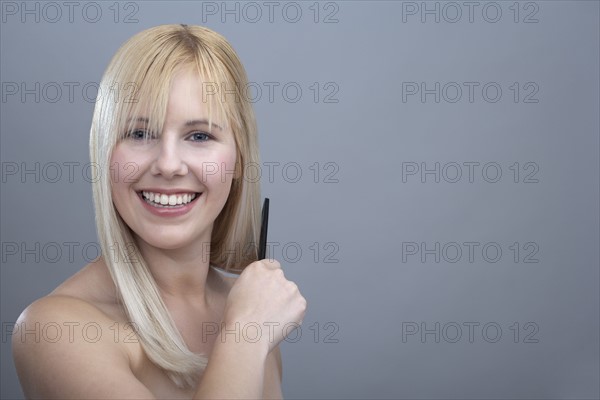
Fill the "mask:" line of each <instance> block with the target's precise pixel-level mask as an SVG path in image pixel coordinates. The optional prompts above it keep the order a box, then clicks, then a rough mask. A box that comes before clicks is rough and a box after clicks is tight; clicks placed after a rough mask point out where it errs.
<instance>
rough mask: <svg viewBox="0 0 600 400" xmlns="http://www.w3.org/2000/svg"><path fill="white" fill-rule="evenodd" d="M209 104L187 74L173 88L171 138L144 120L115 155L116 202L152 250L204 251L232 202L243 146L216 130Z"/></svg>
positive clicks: (169, 108)
mask: <svg viewBox="0 0 600 400" xmlns="http://www.w3.org/2000/svg"><path fill="white" fill-rule="evenodd" d="M203 100H204V101H203ZM206 100H207V99H206V98H203V93H202V81H201V80H200V78H199V77H198V76H197V75H195V74H194V73H192V72H191V71H186V70H184V71H181V72H180V73H179V74H177V75H175V77H174V79H173V82H172V85H171V89H170V93H169V101H168V106H167V115H166V119H165V123H164V127H163V131H162V132H150V131H149V130H148V129H147V128H146V121H145V118H147V117H148V116H142V117H140V118H138V119H137V121H136V125H134V126H135V129H133V130H132V131H129V133H128V134H127V135H126V137H125V139H123V140H122V141H120V142H118V143H117V145H116V146H115V148H114V150H113V153H112V157H111V180H112V198H113V202H114V204H115V207H116V208H117V210H118V212H119V214H120V215H121V217H122V218H123V220H124V221H125V223H127V225H128V226H129V227H130V228H131V230H132V231H133V232H134V233H135V234H136V235H137V236H138V238H139V239H141V240H143V241H144V242H146V243H148V244H150V245H151V246H154V247H158V248H163V249H178V248H183V247H185V246H187V245H193V246H197V247H196V248H198V249H200V248H202V246H203V244H204V243H209V242H210V235H211V231H212V226H213V222H214V220H215V219H216V218H217V216H218V215H219V213H220V212H221V210H222V208H223V206H224V205H225V202H226V201H227V197H228V196H229V191H230V189H231V182H232V179H233V171H234V167H235V162H236V146H235V140H234V137H233V133H232V132H231V131H230V129H229V128H226V127H225V125H224V124H223V123H222V121H219V120H215V119H214V117H213V121H212V122H213V125H212V129H211V130H209V125H208V111H207V107H206V105H207V104H206ZM209 100H210V99H209ZM215 124H216V125H217V126H215Z"/></svg>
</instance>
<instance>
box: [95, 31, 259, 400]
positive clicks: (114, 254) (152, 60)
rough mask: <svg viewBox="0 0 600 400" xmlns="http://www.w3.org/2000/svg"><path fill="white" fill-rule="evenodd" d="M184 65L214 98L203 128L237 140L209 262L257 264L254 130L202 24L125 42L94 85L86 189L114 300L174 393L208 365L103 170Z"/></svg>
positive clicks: (236, 66)
mask: <svg viewBox="0 0 600 400" xmlns="http://www.w3.org/2000/svg"><path fill="white" fill-rule="evenodd" d="M183 68H192V69H195V71H197V73H198V76H200V77H201V79H202V80H203V83H204V84H206V85H205V87H206V88H207V91H206V92H207V93H209V94H212V95H213V96H212V97H211V99H210V101H208V102H207V107H208V113H209V124H212V121H213V118H215V117H216V118H218V119H219V120H220V121H225V122H226V123H227V124H228V127H229V128H230V129H231V130H232V132H233V135H234V138H235V143H236V152H237V158H236V160H237V161H236V166H235V171H234V172H233V180H232V184H231V190H230V193H229V197H228V199H227V201H226V203H225V206H224V207H223V210H222V211H221V213H220V214H219V216H218V217H217V219H216V220H215V222H214V226H213V231H212V236H211V243H210V264H211V265H213V266H216V267H218V268H221V269H224V270H227V271H232V272H240V271H242V270H243V268H244V267H245V266H246V265H248V264H249V263H251V262H253V261H255V260H256V259H257V251H256V243H257V237H258V225H259V223H258V219H259V212H260V204H259V203H260V187H259V182H258V181H257V180H255V179H248V177H247V176H246V170H247V169H246V168H245V166H247V165H259V157H258V143H257V140H258V139H257V128H256V122H255V117H254V111H253V109H252V104H251V102H250V101H249V99H248V98H247V97H246V96H245V95H244V92H243V91H244V88H246V87H247V84H248V80H247V77H246V72H245V70H244V67H243V66H242V64H241V62H240V60H239V58H238V56H237V55H236V53H235V51H234V50H233V48H232V47H231V45H230V44H229V43H228V42H227V40H226V39H225V38H224V37H223V36H221V35H219V34H218V33H216V32H214V31H212V30H210V29H207V28H204V27H200V26H187V25H162V26H157V27H154V28H151V29H148V30H145V31H142V32H140V33H138V34H136V35H135V36H133V37H132V38H130V39H129V40H128V41H127V42H125V43H124V44H123V45H122V47H121V48H120V49H119V50H118V51H117V53H116V54H115V55H114V57H113V58H112V60H111V61H110V63H109V65H108V67H107V69H106V71H105V73H104V76H103V77H102V81H101V83H100V90H99V94H98V97H97V100H96V105H95V109H94V115H93V120H92V126H91V130H90V159H91V162H92V165H94V166H96V167H97V168H98V171H99V176H98V177H97V178H98V179H96V180H95V181H94V183H93V196H94V206H95V213H96V227H97V233H98V238H99V241H100V245H101V247H102V252H103V255H104V258H105V262H106V264H107V266H108V269H109V271H110V274H111V276H112V279H113V281H114V284H115V286H116V289H117V294H118V296H119V298H120V300H121V302H122V305H123V308H124V310H125V312H126V313H127V316H128V318H129V319H130V321H131V323H132V325H133V326H134V327H135V328H136V330H137V334H138V336H139V338H140V342H141V345H142V347H143V349H144V351H145V352H146V354H147V356H148V358H149V359H150V360H151V361H152V362H154V363H155V364H156V365H158V366H159V367H160V368H162V369H163V370H164V371H165V372H166V373H167V375H168V376H169V378H170V379H171V380H172V381H173V382H174V383H175V384H176V385H177V386H178V387H181V388H188V387H193V386H194V385H196V384H197V381H198V377H199V375H200V374H201V372H202V370H203V368H204V367H205V366H206V364H207V359H206V357H205V356H203V355H198V354H195V353H193V352H191V351H190V350H189V349H188V348H187V346H186V344H185V342H184V340H183V338H182V336H181V334H180V333H179V331H178V330H177V328H176V326H175V324H174V322H173V320H172V318H171V315H170V314H169V311H168V310H167V308H166V306H165V303H164V302H163V300H162V298H161V296H160V293H159V290H158V288H157V285H156V282H155V280H154V278H153V276H152V274H151V273H150V270H149V269H148V266H147V263H146V261H145V260H144V259H143V257H142V256H141V254H140V252H139V249H138V247H137V245H136V243H135V241H134V236H133V234H132V232H131V230H130V228H129V227H128V226H127V224H126V223H125V222H124V221H123V219H122V218H121V217H120V215H119V213H118V211H117V210H116V209H115V206H114V204H113V202H112V196H111V179H114V176H111V172H110V166H109V163H110V160H111V154H112V151H113V148H114V146H115V145H116V144H117V143H118V141H119V140H120V139H121V138H122V137H123V135H124V134H125V133H126V132H127V131H128V130H129V129H131V128H132V127H133V126H132V124H134V123H135V120H136V119H137V118H138V116H141V115H143V114H142V112H144V113H145V114H144V115H145V116H146V117H148V118H149V119H150V120H149V121H148V126H149V128H150V129H151V130H153V131H155V132H160V131H161V130H162V126H163V123H164V120H165V116H166V108H167V103H168V95H169V88H170V85H171V81H172V79H173V76H174V74H175V73H177V72H178V71H179V70H181V69H183ZM209 89H210V90H209ZM225 92H226V93H227V95H226V96H225V95H223V94H224V93H225ZM207 93H204V94H203V96H204V98H206V94H207ZM215 94H216V96H214V95H215ZM232 96H233V99H232ZM121 178H122V177H121Z"/></svg>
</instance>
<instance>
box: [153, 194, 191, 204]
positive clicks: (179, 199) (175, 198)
mask: <svg viewBox="0 0 600 400" xmlns="http://www.w3.org/2000/svg"><path fill="white" fill-rule="evenodd" d="M142 196H143V197H144V199H145V200H146V201H147V202H148V203H152V204H160V205H162V206H175V205H181V204H187V203H189V202H190V201H192V200H194V199H195V198H196V193H185V194H172V195H168V194H164V193H153V192H142Z"/></svg>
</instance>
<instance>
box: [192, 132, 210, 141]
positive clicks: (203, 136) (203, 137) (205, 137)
mask: <svg viewBox="0 0 600 400" xmlns="http://www.w3.org/2000/svg"><path fill="white" fill-rule="evenodd" d="M190 138H191V139H192V140H193V141H195V142H206V141H209V140H210V139H212V136H210V135H209V134H208V133H206V132H194V133H192V134H191V135H190Z"/></svg>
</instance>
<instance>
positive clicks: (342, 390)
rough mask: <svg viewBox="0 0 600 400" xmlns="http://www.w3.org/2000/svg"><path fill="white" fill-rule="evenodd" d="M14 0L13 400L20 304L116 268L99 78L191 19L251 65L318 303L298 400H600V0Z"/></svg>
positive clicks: (290, 236)
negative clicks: (100, 228) (103, 186)
mask: <svg viewBox="0 0 600 400" xmlns="http://www.w3.org/2000/svg"><path fill="white" fill-rule="evenodd" d="M0 5H1V27H0V57H1V60H0V67H1V71H0V73H1V77H0V80H1V85H2V91H1V102H0V106H1V113H0V117H1V120H0V141H1V143H0V144H1V167H2V169H1V184H2V186H1V197H0V199H1V234H2V238H1V244H2V252H1V257H2V266H1V301H0V307H1V322H2V343H1V350H2V356H1V358H0V363H1V368H2V370H1V376H2V378H1V395H0V397H2V398H3V399H4V398H6V399H8V398H22V396H23V394H22V391H21V389H20V386H19V383H18V379H17V375H16V372H15V368H14V365H13V361H12V353H11V345H10V343H11V337H12V335H13V330H14V329H15V321H16V319H17V318H18V316H19V314H20V312H21V311H22V310H23V309H24V308H25V307H26V306H27V305H28V304H30V303H31V302H32V301H34V300H35V299H37V298H39V297H41V296H44V295H46V294H48V293H49V292H50V291H51V290H52V289H54V288H55V287H56V286H57V285H58V284H60V283H61V282H62V281H64V280H65V279H66V278H67V277H69V276H70V275H72V274H73V273H75V272H76V271H78V270H79V269H80V268H82V267H83V266H84V265H86V264H87V263H88V262H90V261H91V260H92V259H94V258H96V257H97V256H98V255H99V244H98V240H97V237H96V233H95V227H94V212H93V204H92V195H91V187H92V186H91V185H92V182H93V180H94V178H95V176H96V173H97V171H96V170H95V167H96V166H94V165H91V164H90V161H89V156H88V140H89V128H90V123H91V118H92V110H93V107H94V102H95V100H96V98H97V97H98V96H102V95H107V94H106V93H102V92H101V91H98V82H99V81H100V79H101V76H102V73H103V71H104V69H105V67H106V65H107V64H108V62H109V60H110V58H111V56H112V55H113V54H114V53H115V52H116V50H117V49H118V47H119V46H120V45H121V44H122V43H123V42H124V41H125V40H127V39H128V38H129V37H131V36H132V35H134V34H135V33H137V32H139V31H141V30H143V29H146V28H149V27H152V26H156V25H161V24H170V23H184V24H189V25H204V26H207V27H209V28H211V29H214V30H216V31H217V32H219V33H221V34H223V35H224V36H225V37H226V38H227V39H228V40H229V41H230V42H231V43H232V45H233V46H234V48H235V49H236V51H237V52H238V54H239V56H240V58H241V60H242V62H243V63H244V65H245V67H246V70H247V72H248V77H249V81H250V82H249V84H248V85H247V87H245V88H244V91H245V93H246V94H247V95H248V96H249V97H250V98H251V101H252V102H253V104H254V107H255V110H256V114H257V120H258V127H259V141H260V151H261V162H260V165H253V166H247V168H253V170H252V171H250V172H251V173H253V174H254V175H253V176H254V177H255V178H256V179H260V182H261V185H262V196H263V197H269V198H270V199H271V215H270V228H269V248H268V254H269V256H270V257H272V258H275V259H277V260H279V261H280V262H281V263H282V265H283V269H284V270H285V274H286V276H287V277H289V278H290V279H291V280H293V281H295V282H296V283H297V284H298V285H299V287H300V288H301V291H302V293H303V295H304V296H305V297H306V299H307V301H308V310H307V314H306V318H305V320H304V322H303V325H302V326H301V328H300V329H297V330H296V331H294V332H290V336H289V337H288V338H287V339H286V341H285V342H283V344H282V353H283V358H284V373H283V391H284V395H285V396H286V397H287V398H305V399H309V398H344V399H351V398H372V399H377V398H439V399H447V398H463V399H466V398H544V399H551V398H590V399H591V398H598V397H599V395H600V393H599V375H600V368H599V351H600V349H599V302H600V298H599V251H598V247H599V239H600V238H599V226H600V222H599V109H600V104H599V72H598V71H599V69H600V65H599V48H600V41H599V19H600V11H599V2H598V1H541V0H540V1H473V2H471V1H456V2H454V1H451V2H446V1H360V0H358V1H257V2H246V1H216V2H212V1H125V2H116V1H95V2H92V1H89V2H88V1H71V2H66V1H56V2H46V1H43V2H42V1H2V2H1V3H0ZM20 328H21V327H16V330H15V333H14V334H18V335H22V334H23V335H24V336H23V340H52V339H53V338H54V337H55V335H57V334H61V333H62V334H68V327H64V331H62V332H60V330H58V331H57V329H56V327H54V326H53V327H44V326H41V327H39V328H37V329H36V328H34V327H27V329H29V331H27V332H23V331H19V329H20ZM89 334H90V335H92V334H93V332H91V331H90V333H89ZM104 334H109V332H104Z"/></svg>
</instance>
